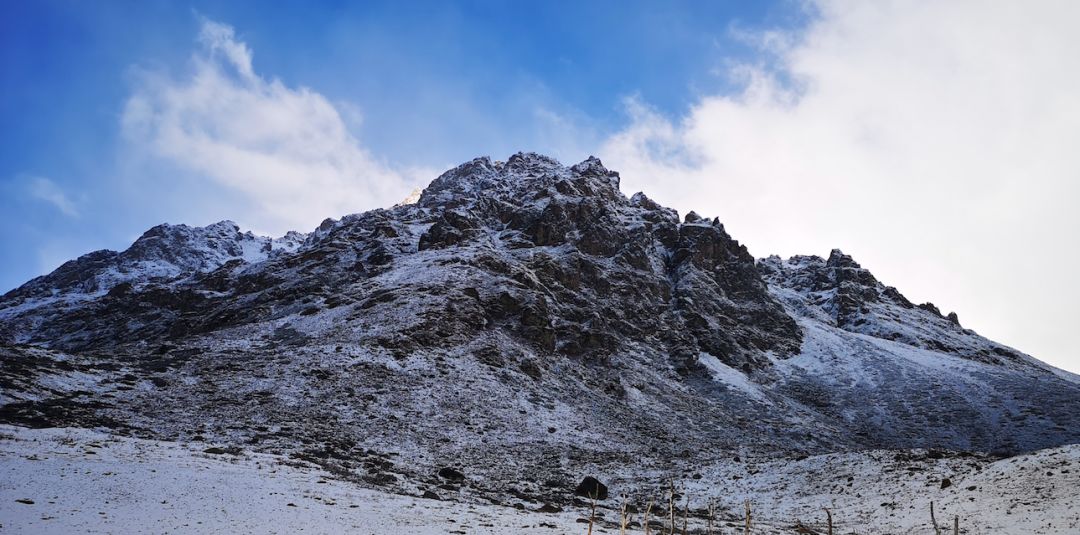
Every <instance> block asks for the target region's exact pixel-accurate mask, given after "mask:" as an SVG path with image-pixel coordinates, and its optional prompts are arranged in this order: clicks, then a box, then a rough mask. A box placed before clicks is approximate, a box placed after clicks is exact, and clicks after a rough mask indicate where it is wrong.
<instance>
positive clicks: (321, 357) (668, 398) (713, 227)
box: [0, 153, 1080, 500]
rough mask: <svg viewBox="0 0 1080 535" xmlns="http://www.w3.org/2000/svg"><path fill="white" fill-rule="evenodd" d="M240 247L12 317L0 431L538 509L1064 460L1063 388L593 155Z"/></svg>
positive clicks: (493, 176) (949, 326) (1066, 389)
mask: <svg viewBox="0 0 1080 535" xmlns="http://www.w3.org/2000/svg"><path fill="white" fill-rule="evenodd" d="M219 225H221V224H219ZM234 227H235V225H233V226H232V227H229V226H228V225H225V226H219V227H215V228H216V229H217V230H220V231H222V232H223V234H222V235H220V236H219V235H216V234H213V233H211V234H213V235H209V236H208V238H207V239H211V238H212V239H213V240H215V242H216V243H217V246H215V247H211V248H210V249H211V250H212V251H218V252H221V251H224V253H222V254H215V255H210V256H207V255H203V254H193V255H187V254H180V255H179V256H177V258H178V259H179V260H177V262H179V264H178V263H177V262H172V261H171V260H170V265H173V266H178V265H180V264H183V265H184V266H188V271H185V272H182V273H178V274H171V275H169V274H167V276H164V277H159V276H156V273H157V272H156V271H151V272H150V275H153V276H149V275H148V276H146V277H134V278H130V279H127V280H124V281H122V282H118V283H116V284H115V285H114V286H112V287H110V288H108V289H105V288H103V287H102V286H103V285H101V284H99V285H98V286H97V287H95V288H94V289H93V291H92V292H89V293H86V292H84V293H82V294H79V293H78V292H77V291H73V292H67V293H65V292H63V291H59V292H56V295H53V292H51V288H45V289H42V288H44V287H45V286H48V281H50V279H49V278H48V277H49V276H46V277H45V278H42V279H35V281H37V282H35V281H31V282H32V283H33V284H34V286H33V287H34V288H38V290H39V293H36V294H35V293H34V292H30V291H22V292H20V291H19V290H16V291H14V292H9V293H8V294H6V295H5V296H3V298H0V340H3V341H4V343H3V344H2V345H0V351H2V352H3V354H2V355H0V359H3V360H2V362H4V367H3V373H0V422H3V423H14V424H19V425H32V426H50V425H58V424H63V425H74V426H86V427H98V426H106V427H111V428H113V429H115V430H116V432H118V433H122V434H129V435H133V436H138V437H142V438H152V439H157V440H176V441H200V440H205V441H212V442H215V443H219V444H225V445H229V447H236V448H250V449H253V450H256V451H266V452H274V453H282V454H288V455H294V456H298V457H299V458H304V459H308V460H311V461H312V462H316V463H318V464H320V465H321V466H324V467H326V468H327V469H328V470H331V471H333V472H334V473H337V474H340V475H341V476H342V477H345V478H351V479H355V480H358V481H362V482H365V483H366V484H370V485H379V486H385V487H389V488H391V489H394V490H395V491H400V492H406V493H422V492H423V491H424V490H430V489H433V488H442V487H441V486H440V485H443V486H446V485H449V486H450V487H453V489H452V490H451V489H443V490H442V491H440V492H444V493H447V492H449V493H461V494H462V495H470V496H486V497H488V498H492V499H497V498H498V497H499V496H503V499H504V498H505V491H504V488H505V486H506V485H508V484H512V485H514V488H516V489H518V490H519V491H520V492H523V493H528V494H529V495H531V496H533V497H534V498H537V499H541V498H542V499H545V500H556V499H565V496H563V497H562V498H558V497H557V496H556V493H555V491H553V490H552V489H554V488H561V487H560V486H559V485H552V486H545V485H544V484H543V483H544V482H545V481H553V482H560V481H561V482H566V481H573V480H575V479H577V478H579V476H580V475H581V474H583V473H587V472H595V473H602V474H607V475H606V478H607V479H608V480H609V481H614V482H615V484H617V485H629V486H633V485H634V484H635V483H634V480H635V478H638V477H642V476H640V474H656V475H660V474H665V473H671V472H672V471H676V472H678V471H683V470H689V469H691V467H693V466H697V465H708V464H710V463H715V462H719V460H720V459H727V458H730V457H731V456H732V455H739V456H743V457H753V456H774V457H775V456H787V455H806V454H815V453H831V452H844V451H860V450H865V449H880V448H898V449H911V448H945V449H951V450H963V451H982V452H995V453H1001V454H1005V453H1016V452H1024V451H1031V450H1035V449H1039V448H1045V447H1051V446H1058V445H1062V444H1067V443H1075V442H1080V425H1077V424H1078V423H1080V416H1078V415H1080V381H1077V380H1076V378H1075V377H1073V376H1070V375H1068V374H1064V373H1063V372H1059V371H1057V370H1055V369H1054V368H1052V367H1050V366H1048V365H1046V364H1043V363H1041V362H1039V361H1037V360H1035V359H1033V358H1031V357H1030V356H1027V355H1024V354H1023V353H1021V352H1018V351H1016V350H1013V349H1011V348H1008V347H1006V346H1003V345H1001V344H997V343H995V342H992V341H990V340H987V339H985V338H983V337H981V336H979V335H977V334H976V333H974V331H971V330H968V329H964V328H963V327H962V326H961V325H960V324H959V321H958V319H957V318H956V317H955V315H952V316H949V315H944V316H943V315H942V314H941V313H940V312H939V311H937V309H936V307H933V306H932V305H925V304H924V305H915V304H913V303H911V302H910V301H908V300H907V299H906V298H904V297H903V295H902V294H900V292H899V291H897V290H896V289H895V288H892V287H889V286H886V285H885V284H883V283H881V282H880V281H878V280H877V279H876V278H875V277H874V276H873V275H872V274H871V273H870V272H869V271H868V270H866V269H864V268H863V267H862V266H860V265H859V264H858V263H857V262H855V260H854V259H852V258H851V257H849V256H847V255H844V254H843V253H841V252H840V251H833V252H832V253H831V254H830V256H829V257H828V258H821V257H815V256H796V257H792V258H790V259H787V260H782V259H780V258H778V257H767V258H763V259H755V258H754V257H753V256H751V255H750V254H749V252H748V250H747V248H746V247H745V246H744V245H743V244H741V243H739V242H738V241H737V240H735V239H734V238H733V237H731V236H730V235H729V234H728V233H727V232H726V230H725V229H724V227H723V225H722V224H721V223H720V222H719V220H718V219H711V220H710V219H705V218H701V217H700V216H698V215H697V214H696V213H693V212H691V213H688V214H686V215H685V216H684V217H683V218H682V220H680V218H679V217H678V214H677V212H675V211H674V210H672V209H670V208H665V207H662V206H660V205H659V204H657V203H655V202H654V201H652V200H650V199H649V198H648V197H647V196H646V195H644V194H642V193H638V194H635V195H632V196H630V197H627V196H625V195H623V194H622V193H621V191H620V190H619V176H618V173H616V172H614V171H610V170H608V169H606V168H605V167H604V166H603V164H602V163H601V162H600V161H599V160H598V159H595V158H590V159H587V160H585V161H584V162H581V163H579V164H577V165H573V166H569V167H567V166H564V165H562V164H560V163H559V162H557V161H555V160H553V159H551V158H548V157H544V156H540V155H536V154H532V153H518V154H515V155H513V156H511V157H510V158H508V159H507V160H506V161H505V162H499V161H494V160H491V159H490V158H477V159H474V160H471V161H469V162H466V163H464V164H462V165H460V166H458V167H455V168H454V169H451V170H448V171H447V172H445V173H443V174H442V175H440V176H439V177H438V178H436V179H435V180H434V181H433V182H432V183H431V185H430V186H429V187H428V188H426V189H425V190H424V191H423V192H422V193H421V194H420V196H419V198H418V199H417V200H416V202H415V203H412V204H400V205H397V206H394V207H392V208H388V209H376V210H371V211H368V212H363V213H360V214H353V215H348V216H345V217H342V218H341V219H339V220H326V221H324V222H323V223H322V224H321V225H320V226H319V227H318V228H317V229H315V230H314V231H312V232H311V233H309V234H306V235H300V234H296V235H294V236H293V238H294V239H293V240H292V242H290V243H293V244H294V245H295V247H293V246H292V245H290V246H288V247H291V248H288V247H286V246H282V247H281V248H279V249H277V250H275V249H274V246H273V244H272V243H271V245H270V249H269V251H268V252H265V254H261V255H259V256H251V257H245V256H244V255H243V252H244V248H243V246H242V244H247V243H254V244H264V243H269V242H266V241H264V240H269V238H259V239H256V237H253V236H252V237H251V238H250V239H249V238H246V237H245V236H246V235H244V234H241V233H239V229H235V228H234ZM167 228H173V227H167ZM188 229H189V231H190V230H191V229H190V228H188ZM185 232H186V234H185V233H184V232H182V233H181V234H184V235H185V236H186V235H188V234H191V232H194V231H191V232H188V231H185ZM195 234H198V232H195ZM191 235H194V234H191ZM301 238H302V239H301ZM140 239H141V238H140ZM171 243H174V244H184V243H188V242H187V241H185V240H183V239H179V240H172V241H171ZM237 243H241V245H237ZM234 246H235V247H234ZM237 247H238V248H237ZM260 247H261V245H260ZM144 249H145V250H147V251H156V250H157V249H155V248H154V247H145V248H144ZM196 249H199V250H201V251H202V250H204V249H205V248H201V247H196ZM140 250H141V249H140ZM259 250H260V251H261V249H259ZM172 252H173V253H176V251H172ZM234 253H235V254H234ZM122 254H125V253H116V254H115V255H114V256H107V257H103V259H101V260H99V261H95V262H96V263H93V264H88V265H89V266H90V268H93V269H101V270H103V271H104V272H107V273H112V271H109V270H110V268H111V266H108V265H106V266H104V267H102V265H101V264H102V263H107V262H108V261H109V260H110V259H115V258H118V255H122ZM92 255H93V253H92ZM153 258H154V259H155V260H160V259H161V258H160V257H158V256H153ZM207 258H210V259H211V260H212V261H209V260H206V259H207ZM252 260H254V261H252ZM204 261H205V262H204ZM200 262H202V263H200ZM218 262H220V263H218ZM70 268H71V267H70V266H69V270H70ZM62 269H64V268H62ZM93 269H91V271H93ZM58 271H60V270H58ZM95 273H96V272H95ZM169 273H172V272H171V271H170V272H169ZM81 275H82V276H83V279H86V280H91V279H92V280H95V281H96V280H99V279H100V280H105V281H107V282H108V281H112V280H114V279H107V278H106V279H101V278H100V277H96V275H94V274H93V273H90V274H87V273H82V274H81ZM50 276H51V275H50ZM76 279H78V278H76ZM83 279H78V280H83ZM43 281H45V282H43ZM72 288H75V289H76V290H78V289H81V288H83V287H82V286H79V285H78V284H76V285H74V286H72ZM45 290H49V292H48V294H49V295H47V296H45V294H44V293H41V292H44V291H45ZM42 296H44V297H42ZM369 452H378V453H379V454H380V455H382V454H391V453H392V454H393V455H394V460H393V461H392V462H391V463H390V464H386V463H384V462H383V460H385V459H386V458H385V457H379V459H383V460H379V459H376V458H374V457H372V454H370V453H369ZM447 466H456V467H457V469H458V470H460V471H464V472H466V473H467V474H469V479H468V483H467V484H465V485H460V484H454V483H449V482H446V481H442V480H441V479H440V478H439V476H438V475H437V473H438V471H439V469H440V468H445V467H447ZM560 485H561V484H560Z"/></svg>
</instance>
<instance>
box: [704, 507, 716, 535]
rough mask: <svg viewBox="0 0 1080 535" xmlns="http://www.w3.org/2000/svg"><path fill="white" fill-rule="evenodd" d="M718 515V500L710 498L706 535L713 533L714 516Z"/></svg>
mask: <svg viewBox="0 0 1080 535" xmlns="http://www.w3.org/2000/svg"><path fill="white" fill-rule="evenodd" d="M715 516H716V502H714V501H712V500H709V524H708V528H706V530H705V535H712V523H713V517H715Z"/></svg>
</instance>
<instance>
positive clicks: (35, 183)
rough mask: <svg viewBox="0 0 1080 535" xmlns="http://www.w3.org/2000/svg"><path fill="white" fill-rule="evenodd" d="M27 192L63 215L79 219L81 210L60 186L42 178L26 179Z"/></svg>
mask: <svg viewBox="0 0 1080 535" xmlns="http://www.w3.org/2000/svg"><path fill="white" fill-rule="evenodd" d="M25 182H26V192H27V193H28V194H29V195H30V196H31V197H33V198H35V199H37V200H39V201H44V202H46V203H49V204H51V205H52V206H53V207H54V208H56V209H57V210H59V211H60V212H61V213H62V214H64V215H66V216H68V217H79V210H78V208H77V207H76V206H75V202H74V201H72V200H71V198H70V197H68V195H67V193H65V192H64V190H62V189H60V186H58V185H57V184H56V182H53V181H52V180H49V179H48V178H45V177H42V176H28V177H25Z"/></svg>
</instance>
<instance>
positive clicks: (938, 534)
mask: <svg viewBox="0 0 1080 535" xmlns="http://www.w3.org/2000/svg"><path fill="white" fill-rule="evenodd" d="M930 523H931V524H933V525H934V535H941V528H939V527H938V525H937V518H934V502H930Z"/></svg>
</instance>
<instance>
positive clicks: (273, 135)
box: [122, 20, 416, 232]
mask: <svg viewBox="0 0 1080 535" xmlns="http://www.w3.org/2000/svg"><path fill="white" fill-rule="evenodd" d="M198 43H199V48H198V50H196V52H195V53H194V54H193V56H192V58H191V68H190V72H188V73H186V75H184V76H180V77H174V76H171V75H169V74H167V73H164V72H160V71H141V72H140V73H139V75H138V77H137V78H138V82H137V84H136V87H135V90H134V93H133V94H132V95H131V97H130V98H129V100H128V101H127V104H126V106H125V108H124V112H123V118H122V126H123V131H124V133H125V134H126V137H127V139H128V142H129V143H130V145H131V146H132V147H133V148H134V149H135V150H136V151H138V152H139V153H141V154H144V155H146V156H150V157H151V158H152V159H154V158H156V159H161V160H165V161H167V162H169V163H171V164H173V165H177V166H180V167H181V168H185V169H188V170H190V171H194V172H195V173H197V174H200V175H203V176H205V177H208V178H210V179H211V180H212V181H213V182H215V183H216V184H218V185H220V186H223V187H225V188H227V189H228V190H231V191H232V192H234V193H237V194H239V196H240V197H241V198H242V199H244V200H245V201H246V202H249V203H250V204H251V209H252V210H251V213H250V214H249V215H248V219H249V221H245V223H247V224H249V225H252V226H255V227H258V228H260V229H265V230H268V231H271V232H282V231H285V230H288V229H309V228H313V227H314V226H315V225H317V224H318V222H319V221H320V220H322V219H323V218H325V217H328V216H332V215H341V214H345V213H352V212H357V211H361V210H365V209H370V208H374V207H377V206H388V205H390V204H393V203H394V202H396V201H398V200H400V199H401V198H403V197H404V196H405V195H406V194H407V193H408V192H409V191H410V189H411V187H413V186H414V185H415V182H416V180H415V179H414V176H413V175H412V174H411V173H410V172H409V171H399V170H395V169H392V168H390V166H388V165H387V164H385V163H383V162H381V161H380V160H378V159H377V158H375V157H374V156H372V155H371V154H370V153H369V152H368V151H367V150H366V149H365V148H364V147H363V146H361V144H360V142H359V141H358V140H357V139H356V138H355V137H354V136H353V135H352V134H351V133H350V131H349V129H348V127H347V124H346V121H345V120H344V119H343V117H342V112H340V111H339V110H338V108H337V107H335V105H334V104H332V103H331V102H330V101H329V100H328V99H326V98H325V97H323V96H322V95H321V94H319V93H317V92H315V91H313V90H311V89H309V88H305V87H295V88H294V87H288V86H286V85H285V84H283V83H282V82H281V81H280V80H277V79H274V78H267V77H264V76H262V75H260V74H258V73H257V72H255V69H254V67H253V63H252V58H253V52H252V50H251V49H250V48H249V47H248V46H247V44H245V43H244V42H243V41H241V40H239V39H238V38H237V36H236V34H235V32H234V30H233V28H232V27H230V26H227V25H225V24H221V23H218V22H214V21H210V20H203V21H202V29H201V33H200V35H199V38H198ZM345 113H346V114H347V115H348V116H349V117H354V116H355V117H359V115H360V114H359V111H358V110H357V109H354V108H351V107H350V108H348V109H346V110H345ZM238 208H239V207H238ZM238 211H239V210H238ZM234 217H243V215H237V216H234Z"/></svg>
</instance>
